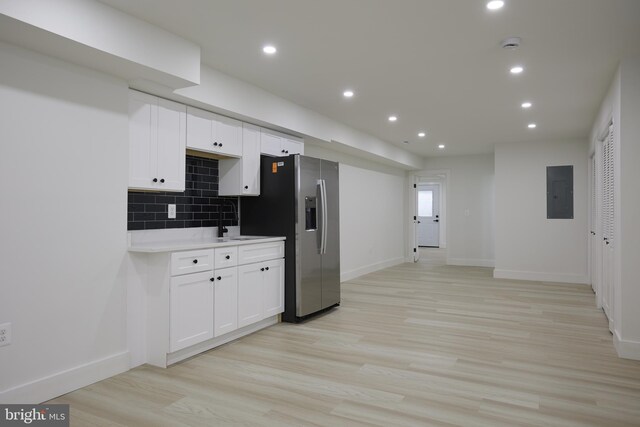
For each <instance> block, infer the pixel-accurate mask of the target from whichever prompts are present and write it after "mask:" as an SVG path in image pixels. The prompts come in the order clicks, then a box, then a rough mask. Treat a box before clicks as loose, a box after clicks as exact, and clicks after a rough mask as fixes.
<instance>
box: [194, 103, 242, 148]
mask: <svg viewBox="0 0 640 427" xmlns="http://www.w3.org/2000/svg"><path fill="white" fill-rule="evenodd" d="M187 148H189V149H191V150H198V151H205V152H207V153H215V154H220V155H224V156H229V157H241V156H242V122H240V121H238V120H234V119H230V118H228V117H224V116H219V115H217V114H214V113H211V112H209V111H205V110H201V109H199V108H194V107H187Z"/></svg>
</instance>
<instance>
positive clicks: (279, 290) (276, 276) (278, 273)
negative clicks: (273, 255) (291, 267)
mask: <svg viewBox="0 0 640 427" xmlns="http://www.w3.org/2000/svg"><path fill="white" fill-rule="evenodd" d="M262 279H263V282H262V290H263V293H262V295H263V315H264V317H270V316H274V315H276V314H279V313H282V312H283V311H284V286H282V284H283V283H284V259H282V258H281V259H274V260H271V261H268V262H267V263H266V270H265V272H264V276H263V278H262Z"/></svg>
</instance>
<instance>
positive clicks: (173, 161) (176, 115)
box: [157, 99, 187, 191]
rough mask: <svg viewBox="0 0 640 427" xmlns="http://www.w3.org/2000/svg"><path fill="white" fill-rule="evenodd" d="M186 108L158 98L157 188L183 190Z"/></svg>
mask: <svg viewBox="0 0 640 427" xmlns="http://www.w3.org/2000/svg"><path fill="white" fill-rule="evenodd" d="M186 111H187V108H186V106H184V105H182V104H178V103H177V102H173V101H167V100H166V99H159V100H158V142H157V148H158V155H157V159H158V160H157V164H158V172H157V175H158V177H157V178H158V183H157V185H158V189H161V190H164V191H184V183H185V162H186V149H185V145H186V135H187V129H186V125H187V113H186Z"/></svg>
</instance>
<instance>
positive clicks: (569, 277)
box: [493, 268, 589, 285]
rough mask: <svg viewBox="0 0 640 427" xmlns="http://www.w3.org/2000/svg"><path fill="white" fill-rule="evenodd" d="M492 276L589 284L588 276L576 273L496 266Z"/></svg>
mask: <svg viewBox="0 0 640 427" xmlns="http://www.w3.org/2000/svg"><path fill="white" fill-rule="evenodd" d="M493 277H494V278H496V279H513V280H532V281H535V282H559V283H579V284H581V285H588V284H589V277H588V276H586V275H585V276H581V275H578V274H562V273H540V272H536V271H515V270H501V269H498V268H496V269H495V270H493Z"/></svg>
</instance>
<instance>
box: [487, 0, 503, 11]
mask: <svg viewBox="0 0 640 427" xmlns="http://www.w3.org/2000/svg"><path fill="white" fill-rule="evenodd" d="M502 6H504V2H503V1H502V0H491V1H490V2H489V3H487V9H489V10H498V9H502Z"/></svg>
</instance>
